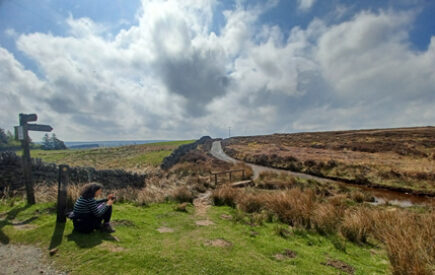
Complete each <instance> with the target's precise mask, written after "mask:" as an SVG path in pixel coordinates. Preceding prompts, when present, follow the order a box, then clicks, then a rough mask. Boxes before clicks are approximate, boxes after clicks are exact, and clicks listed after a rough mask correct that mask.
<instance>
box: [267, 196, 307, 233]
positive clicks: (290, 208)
mask: <svg viewBox="0 0 435 275" xmlns="http://www.w3.org/2000/svg"><path fill="white" fill-rule="evenodd" d="M266 207H267V209H268V210H270V211H272V213H274V214H276V215H277V216H278V218H279V219H280V221H282V222H284V223H287V224H290V225H292V226H293V225H297V226H302V227H305V228H310V227H311V216H312V212H313V208H314V193H313V192H312V190H307V191H305V192H303V191H302V190H300V189H296V188H295V189H291V190H287V191H282V192H279V193H275V194H271V195H269V197H268V199H267V203H266Z"/></svg>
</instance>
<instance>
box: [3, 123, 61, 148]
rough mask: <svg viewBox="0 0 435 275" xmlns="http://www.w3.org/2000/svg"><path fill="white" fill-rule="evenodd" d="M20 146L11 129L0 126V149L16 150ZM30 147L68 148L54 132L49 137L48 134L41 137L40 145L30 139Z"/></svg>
mask: <svg viewBox="0 0 435 275" xmlns="http://www.w3.org/2000/svg"><path fill="white" fill-rule="evenodd" d="M20 146H21V143H20V142H19V141H18V140H16V139H15V136H14V135H13V134H12V132H11V131H5V130H4V129H2V128H0V149H2V150H17V149H19V147H20ZM30 148H32V149H43V150H63V149H68V148H67V147H66V145H65V143H64V142H63V141H62V140H60V139H58V138H57V137H56V134H54V133H53V134H52V135H51V137H50V136H49V135H48V134H45V136H44V137H43V138H42V145H39V144H35V143H33V142H32V141H31V140H30Z"/></svg>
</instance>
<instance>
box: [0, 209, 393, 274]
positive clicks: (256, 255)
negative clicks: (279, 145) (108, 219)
mask: <svg viewBox="0 0 435 275" xmlns="http://www.w3.org/2000/svg"><path fill="white" fill-rule="evenodd" d="M23 206H24V205H23V204H22V203H19V204H17V205H15V206H13V207H10V206H9V205H7V204H2V205H0V212H7V213H14V214H16V217H15V219H16V220H26V219H28V218H31V217H34V216H35V217H37V218H36V219H35V220H33V221H31V223H30V224H31V225H34V226H35V227H34V228H33V227H31V228H30V229H28V230H16V229H14V228H13V226H12V225H10V224H8V222H7V221H4V220H3V221H1V220H0V230H1V232H2V233H3V234H2V236H7V238H8V239H9V241H10V242H11V243H25V244H33V245H37V246H39V247H41V248H43V249H44V251H47V253H48V248H49V247H50V242H51V241H52V235H53V232H54V230H55V214H54V213H52V212H50V209H51V208H52V207H53V206H54V205H53V204H52V203H45V204H37V205H34V206H31V207H28V208H22V207H23ZM174 206H175V204H174V203H159V204H152V205H150V206H149V207H137V206H133V205H130V204H116V205H115V206H114V212H113V218H112V219H113V220H114V221H115V223H116V221H117V220H118V221H119V220H122V221H123V222H122V223H121V224H119V225H117V226H116V229H117V232H116V233H114V234H113V236H116V237H117V238H119V242H117V241H115V240H114V239H112V238H110V236H109V235H107V234H102V233H99V232H95V233H93V234H91V235H79V234H75V233H72V224H71V222H70V221H68V222H67V223H66V226H65V228H64V231H63V233H62V231H59V230H58V232H57V233H58V234H57V235H56V236H55V238H54V239H56V240H58V241H57V242H59V240H61V243H60V244H59V246H58V248H59V250H58V252H57V253H56V255H55V256H53V259H54V261H55V264H56V266H57V267H58V268H59V269H61V270H66V271H70V272H71V273H72V274H157V273H159V274H162V273H163V274H337V273H338V270H337V269H335V268H333V267H330V266H325V265H323V264H322V263H325V262H326V261H327V260H328V259H336V260H341V261H343V262H345V263H347V264H349V265H351V266H353V267H354V268H355V269H356V272H355V274H385V273H389V272H390V271H389V264H388V261H387V257H386V255H385V253H384V252H383V251H382V250H380V249H376V248H372V249H371V250H370V249H368V247H362V246H358V245H355V244H352V243H346V252H344V251H343V250H342V249H337V248H336V245H334V241H333V240H332V239H329V238H327V237H325V236H322V235H319V234H317V233H312V232H307V233H303V234H302V233H300V232H298V231H295V232H293V233H290V235H289V236H288V238H285V239H284V238H282V237H281V236H279V235H278V234H276V227H277V226H285V225H282V224H277V223H264V224H263V225H261V226H250V225H247V224H244V223H240V222H234V221H230V220H224V219H221V218H220V216H221V215H223V214H227V215H233V216H235V215H236V211H237V210H235V209H233V208H230V207H227V206H221V207H216V206H215V207H211V208H210V209H209V210H208V218H209V219H210V220H212V221H213V222H214V223H215V225H211V226H208V227H205V226H204V227H199V226H196V225H195V220H196V219H198V217H196V216H195V215H194V214H193V208H192V207H191V206H190V207H188V208H187V209H188V212H187V213H185V212H179V211H174ZM122 224H124V225H122ZM161 226H166V227H170V228H172V229H174V232H173V233H159V232H158V231H157V228H159V227H161ZM253 231H255V234H252V232H253ZM214 239H224V240H226V241H228V242H231V243H232V246H231V247H213V246H209V245H207V241H209V240H214ZM4 241H5V237H3V239H2V242H4ZM287 249H289V250H291V251H294V252H295V253H296V255H297V256H296V257H295V258H291V259H290V258H288V259H284V260H277V259H275V258H274V255H276V254H277V253H283V251H285V250H287ZM372 254H373V255H372Z"/></svg>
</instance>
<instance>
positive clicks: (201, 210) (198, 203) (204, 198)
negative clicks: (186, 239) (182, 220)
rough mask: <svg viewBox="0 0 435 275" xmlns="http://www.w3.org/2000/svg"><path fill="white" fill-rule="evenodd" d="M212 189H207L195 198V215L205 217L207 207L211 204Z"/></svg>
mask: <svg viewBox="0 0 435 275" xmlns="http://www.w3.org/2000/svg"><path fill="white" fill-rule="evenodd" d="M210 196H211V191H207V192H205V193H203V194H201V195H199V197H198V198H196V199H195V200H193V205H194V206H195V215H196V216H198V217H204V216H205V215H206V214H207V209H208V208H209V207H210V205H211V197H210Z"/></svg>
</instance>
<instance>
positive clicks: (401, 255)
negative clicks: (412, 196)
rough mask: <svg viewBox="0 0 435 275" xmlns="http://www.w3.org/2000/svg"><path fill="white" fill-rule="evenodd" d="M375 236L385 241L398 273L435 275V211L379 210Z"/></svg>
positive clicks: (375, 219)
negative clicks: (418, 212) (422, 212)
mask: <svg viewBox="0 0 435 275" xmlns="http://www.w3.org/2000/svg"><path fill="white" fill-rule="evenodd" d="M373 220H374V224H375V230H374V233H375V237H376V238H377V239H379V240H381V241H382V242H383V243H385V247H386V250H387V255H388V258H389V260H390V262H391V265H392V267H393V273H394V274H400V275H401V274H434V273H433V272H434V268H435V267H434V262H435V260H434V259H435V246H434V244H435V213H434V212H433V211H432V212H430V213H426V214H416V213H410V212H407V211H397V210H396V211H394V212H386V211H377V212H376V213H375V214H374V215H373Z"/></svg>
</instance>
